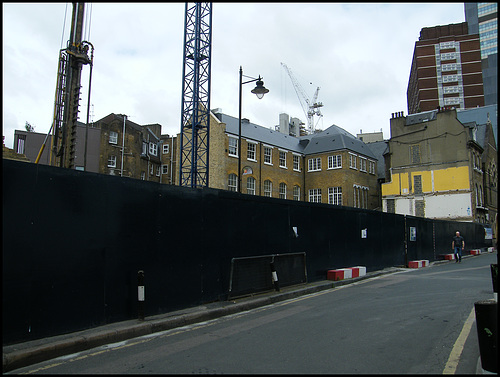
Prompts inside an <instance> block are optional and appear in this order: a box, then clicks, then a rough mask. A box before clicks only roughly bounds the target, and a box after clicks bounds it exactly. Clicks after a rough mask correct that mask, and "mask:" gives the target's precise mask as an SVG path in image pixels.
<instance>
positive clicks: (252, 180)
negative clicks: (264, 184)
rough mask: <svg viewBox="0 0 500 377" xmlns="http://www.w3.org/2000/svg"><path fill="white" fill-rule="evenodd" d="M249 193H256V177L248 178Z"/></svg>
mask: <svg viewBox="0 0 500 377" xmlns="http://www.w3.org/2000/svg"><path fill="white" fill-rule="evenodd" d="M247 194H249V195H255V178H254V177H248V178H247Z"/></svg>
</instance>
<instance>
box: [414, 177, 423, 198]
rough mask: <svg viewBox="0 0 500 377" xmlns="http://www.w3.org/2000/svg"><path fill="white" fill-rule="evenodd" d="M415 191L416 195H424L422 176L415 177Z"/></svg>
mask: <svg viewBox="0 0 500 377" xmlns="http://www.w3.org/2000/svg"><path fill="white" fill-rule="evenodd" d="M413 191H414V193H415V194H421V193H422V176H421V175H415V176H413Z"/></svg>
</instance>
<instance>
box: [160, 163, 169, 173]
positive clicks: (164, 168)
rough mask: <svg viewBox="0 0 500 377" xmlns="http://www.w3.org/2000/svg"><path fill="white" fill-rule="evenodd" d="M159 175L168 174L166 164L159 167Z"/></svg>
mask: <svg viewBox="0 0 500 377" xmlns="http://www.w3.org/2000/svg"><path fill="white" fill-rule="evenodd" d="M161 173H162V174H168V164H163V165H162V166H161Z"/></svg>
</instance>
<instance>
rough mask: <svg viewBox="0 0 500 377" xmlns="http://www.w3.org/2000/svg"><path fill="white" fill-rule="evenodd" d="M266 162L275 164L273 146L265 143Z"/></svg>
mask: <svg viewBox="0 0 500 377" xmlns="http://www.w3.org/2000/svg"><path fill="white" fill-rule="evenodd" d="M267 152H269V153H267ZM264 164H266V165H272V164H273V147H271V146H269V145H264Z"/></svg>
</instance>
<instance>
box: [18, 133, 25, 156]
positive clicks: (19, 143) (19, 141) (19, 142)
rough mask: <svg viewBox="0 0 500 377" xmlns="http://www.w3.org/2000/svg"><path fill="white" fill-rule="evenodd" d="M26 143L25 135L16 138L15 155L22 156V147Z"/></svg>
mask: <svg viewBox="0 0 500 377" xmlns="http://www.w3.org/2000/svg"><path fill="white" fill-rule="evenodd" d="M25 143H26V135H18V136H17V151H16V152H17V153H19V154H24V145H25Z"/></svg>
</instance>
